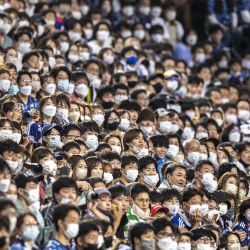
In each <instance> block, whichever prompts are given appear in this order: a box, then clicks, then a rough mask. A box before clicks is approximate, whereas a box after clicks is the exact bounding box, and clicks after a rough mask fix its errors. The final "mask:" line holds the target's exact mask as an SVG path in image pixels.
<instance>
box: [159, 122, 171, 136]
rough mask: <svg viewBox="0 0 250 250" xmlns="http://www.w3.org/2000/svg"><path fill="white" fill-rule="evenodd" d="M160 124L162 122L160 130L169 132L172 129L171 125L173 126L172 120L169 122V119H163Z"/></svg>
mask: <svg viewBox="0 0 250 250" xmlns="http://www.w3.org/2000/svg"><path fill="white" fill-rule="evenodd" d="M159 124H160V126H159V130H160V132H162V133H169V132H170V131H171V126H172V123H171V122H169V121H161V122H160V123H159Z"/></svg>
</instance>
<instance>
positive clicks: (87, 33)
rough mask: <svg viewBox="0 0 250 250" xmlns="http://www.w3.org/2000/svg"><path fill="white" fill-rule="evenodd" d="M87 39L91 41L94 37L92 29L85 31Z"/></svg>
mask: <svg viewBox="0 0 250 250" xmlns="http://www.w3.org/2000/svg"><path fill="white" fill-rule="evenodd" d="M84 34H85V37H86V38H87V40H89V39H90V38H91V37H92V36H93V30H92V29H85V30H84Z"/></svg>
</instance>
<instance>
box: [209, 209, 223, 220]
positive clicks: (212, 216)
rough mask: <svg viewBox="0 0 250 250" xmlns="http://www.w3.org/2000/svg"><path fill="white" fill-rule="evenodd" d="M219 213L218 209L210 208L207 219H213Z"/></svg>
mask: <svg viewBox="0 0 250 250" xmlns="http://www.w3.org/2000/svg"><path fill="white" fill-rule="evenodd" d="M219 214H220V213H219V211H218V210H216V209H212V210H209V211H208V213H207V219H208V220H209V221H212V219H213V218H214V215H217V216H219ZM217 219H218V217H217Z"/></svg>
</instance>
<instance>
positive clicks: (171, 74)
mask: <svg viewBox="0 0 250 250" xmlns="http://www.w3.org/2000/svg"><path fill="white" fill-rule="evenodd" d="M164 79H165V81H164V86H163V92H164V93H166V94H173V93H175V92H176V90H177V89H178V88H179V87H180V76H179V74H178V73H177V72H176V71H175V70H173V69H170V70H167V71H165V72H164Z"/></svg>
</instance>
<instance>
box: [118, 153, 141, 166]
mask: <svg viewBox="0 0 250 250" xmlns="http://www.w3.org/2000/svg"><path fill="white" fill-rule="evenodd" d="M131 163H136V164H137V165H138V164H139V162H138V158H137V157H136V156H133V155H124V156H122V158H121V168H124V167H125V166H127V165H129V164H131Z"/></svg>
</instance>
